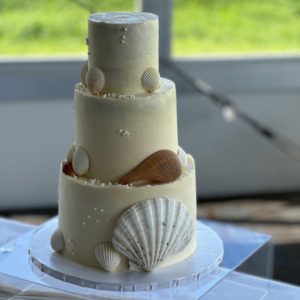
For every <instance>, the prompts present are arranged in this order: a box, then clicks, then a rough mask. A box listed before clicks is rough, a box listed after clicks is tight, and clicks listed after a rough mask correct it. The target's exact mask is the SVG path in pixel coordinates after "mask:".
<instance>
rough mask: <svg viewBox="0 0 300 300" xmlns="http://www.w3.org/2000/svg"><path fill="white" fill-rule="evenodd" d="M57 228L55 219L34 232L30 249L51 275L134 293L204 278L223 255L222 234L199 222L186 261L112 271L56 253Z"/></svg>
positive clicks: (34, 260)
mask: <svg viewBox="0 0 300 300" xmlns="http://www.w3.org/2000/svg"><path fill="white" fill-rule="evenodd" d="M57 227H58V224H57V219H53V220H51V221H50V222H47V223H45V224H44V225H42V226H41V227H39V228H38V229H37V230H36V231H35V232H34V233H33V234H32V237H31V240H30V243H29V251H28V252H29V255H30V257H31V262H32V263H33V265H34V266H35V267H37V268H38V269H39V270H40V271H42V272H44V273H46V274H48V275H49V276H52V277H54V278H56V279H59V280H62V281H64V282H68V283H71V284H75V285H78V286H80V287H87V288H92V289H96V290H108V291H130V292H133V291H149V290H154V289H159V288H168V287H176V286H179V285H182V284H184V283H187V282H190V281H192V280H198V279H200V278H202V277H204V276H205V275H207V274H208V273H210V272H212V271H213V270H215V269H216V268H217V267H218V265H219V264H220V263H221V261H222V258H223V251H224V250H223V244H222V241H221V239H220V238H219V236H218V235H217V234H216V233H215V232H214V231H213V230H211V229H210V228H209V227H207V226H205V225H203V224H202V223H199V222H198V224H197V230H196V237H197V248H196V250H195V252H194V254H193V255H192V256H191V257H190V258H188V259H187V260H185V261H184V262H181V263H178V264H176V265H173V266H170V267H165V268H160V269H157V270H155V271H154V272H134V271H126V272H122V273H110V272H105V271H102V270H99V269H94V268H89V267H85V266H82V265H79V264H77V263H74V262H72V261H70V260H68V259H66V258H64V257H63V256H61V255H59V254H57V253H56V252H54V251H53V250H52V248H51V246H50V238H51V235H52V233H53V232H54V231H55V229H56V228H57Z"/></svg>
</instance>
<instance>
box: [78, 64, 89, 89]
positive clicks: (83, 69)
mask: <svg viewBox="0 0 300 300" xmlns="http://www.w3.org/2000/svg"><path fill="white" fill-rule="evenodd" d="M87 71H88V63H87V62H85V63H84V65H83V66H82V67H81V70H80V82H81V83H82V84H84V85H86V73H87Z"/></svg>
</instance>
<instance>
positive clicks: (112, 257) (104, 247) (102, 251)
mask: <svg viewBox="0 0 300 300" xmlns="http://www.w3.org/2000/svg"><path fill="white" fill-rule="evenodd" d="M95 256H96V258H97V260H98V262H99V264H100V265H101V267H102V268H103V269H104V270H105V271H109V272H111V271H114V270H115V269H116V268H117V266H118V265H119V264H120V261H121V255H120V254H119V253H118V252H117V251H116V250H115V249H114V247H113V245H112V243H109V242H102V243H99V244H98V245H97V246H96V249H95Z"/></svg>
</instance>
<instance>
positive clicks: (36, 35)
mask: <svg viewBox="0 0 300 300" xmlns="http://www.w3.org/2000/svg"><path fill="white" fill-rule="evenodd" d="M162 1H163V0H162ZM173 4H174V9H173V27H172V28H173V29H172V30H173V45H172V49H173V54H175V55H197V54H201V55H203V54H205V55H206V54H216V53H253V52H254V53H266V52H267V53H269V52H299V50H300V1H299V0H264V1H261V0H173ZM134 10H136V1H134V0H107V1H104V0H102V1H99V0H51V1H48V0H0V55H28V54H29V55H39V54H41V55H45V54H51V55H60V54H73V55H82V54H85V53H86V46H85V43H84V40H85V36H86V32H87V17H88V15H89V14H90V12H92V11H134Z"/></svg>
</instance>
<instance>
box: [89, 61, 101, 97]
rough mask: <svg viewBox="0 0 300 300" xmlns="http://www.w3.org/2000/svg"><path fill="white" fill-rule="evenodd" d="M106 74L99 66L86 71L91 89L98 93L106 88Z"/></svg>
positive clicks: (95, 93) (93, 92) (92, 91)
mask: <svg viewBox="0 0 300 300" xmlns="http://www.w3.org/2000/svg"><path fill="white" fill-rule="evenodd" d="M104 84H105V76H104V73H103V71H102V70H101V69H100V68H99V67H93V68H91V69H90V70H88V71H87V73H86V85H87V87H88V89H89V91H90V92H91V93H92V94H94V95H97V94H99V93H100V92H101V91H102V89H103V88H104Z"/></svg>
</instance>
